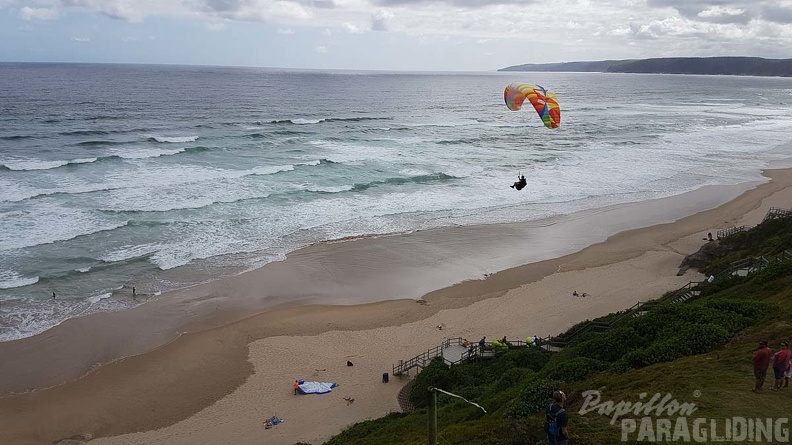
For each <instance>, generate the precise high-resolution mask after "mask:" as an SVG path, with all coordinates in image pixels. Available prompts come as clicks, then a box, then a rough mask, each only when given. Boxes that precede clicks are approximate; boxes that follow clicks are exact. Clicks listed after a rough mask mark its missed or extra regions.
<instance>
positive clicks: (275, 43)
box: [0, 0, 792, 71]
mask: <svg viewBox="0 0 792 445" xmlns="http://www.w3.org/2000/svg"><path fill="white" fill-rule="evenodd" d="M715 55H719V56H720V55H745V56H761V57H769V58H792V0H0V61H37V62H43V61H63V62H119V63H176V64H201V65H242V66H263V67H281V68H332V69H379V70H453V71H460V70H461V71H466V70H476V71H478V70H495V69H498V68H502V67H505V66H509V65H516V64H522V63H545V62H566V61H576V60H601V59H627V58H645V57H666V56H715Z"/></svg>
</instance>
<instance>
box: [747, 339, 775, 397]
mask: <svg viewBox="0 0 792 445" xmlns="http://www.w3.org/2000/svg"><path fill="white" fill-rule="evenodd" d="M772 356H773V350H772V349H770V348H768V347H767V340H760V341H759V347H758V348H756V351H754V353H753V367H754V377H756V385H754V388H753V389H752V390H751V391H753V392H760V391H761V390H762V386H764V381H765V377H766V376H767V367H768V366H769V365H770V357H772Z"/></svg>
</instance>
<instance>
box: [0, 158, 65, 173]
mask: <svg viewBox="0 0 792 445" xmlns="http://www.w3.org/2000/svg"><path fill="white" fill-rule="evenodd" d="M68 163H69V161H63V160H58V161H43V160H41V159H2V160H0V165H4V166H5V167H6V168H7V169H9V170H16V171H23V170H49V169H52V168H58V167H63V166H64V165H66V164H68Z"/></svg>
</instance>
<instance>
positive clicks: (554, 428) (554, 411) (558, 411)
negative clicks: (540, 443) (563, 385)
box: [545, 391, 569, 445]
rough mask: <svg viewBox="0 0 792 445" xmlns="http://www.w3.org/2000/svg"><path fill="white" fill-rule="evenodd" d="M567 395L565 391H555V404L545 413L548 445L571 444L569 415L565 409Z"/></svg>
mask: <svg viewBox="0 0 792 445" xmlns="http://www.w3.org/2000/svg"><path fill="white" fill-rule="evenodd" d="M564 403H566V394H564V392H563V391H553V404H552V405H550V406H549V407H548V408H547V412H546V413H545V433H547V443H548V445H567V444H568V443H569V430H568V429H567V425H568V423H569V414H567V412H566V410H565V409H564Z"/></svg>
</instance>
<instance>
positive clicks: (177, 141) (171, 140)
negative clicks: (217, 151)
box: [151, 136, 200, 144]
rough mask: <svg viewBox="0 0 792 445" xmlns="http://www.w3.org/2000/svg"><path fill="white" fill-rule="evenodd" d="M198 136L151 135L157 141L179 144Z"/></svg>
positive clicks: (192, 140)
mask: <svg viewBox="0 0 792 445" xmlns="http://www.w3.org/2000/svg"><path fill="white" fill-rule="evenodd" d="M199 137H200V136H151V138H152V139H154V140H155V141H157V142H163V143H172V144H180V143H184V142H195V141H197V140H198V138H199Z"/></svg>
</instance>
